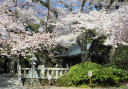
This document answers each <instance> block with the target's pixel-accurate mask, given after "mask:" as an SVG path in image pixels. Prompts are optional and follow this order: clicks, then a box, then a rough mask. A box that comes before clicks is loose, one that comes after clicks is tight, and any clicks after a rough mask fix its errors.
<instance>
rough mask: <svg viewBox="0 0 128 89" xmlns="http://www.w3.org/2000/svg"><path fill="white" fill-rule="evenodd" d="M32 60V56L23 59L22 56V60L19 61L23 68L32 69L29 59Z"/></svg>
mask: <svg viewBox="0 0 128 89" xmlns="http://www.w3.org/2000/svg"><path fill="white" fill-rule="evenodd" d="M30 58H31V56H26V57H23V56H21V58H20V60H19V63H20V64H21V66H22V68H28V67H29V68H30V67H31V66H30V62H29V59H30Z"/></svg>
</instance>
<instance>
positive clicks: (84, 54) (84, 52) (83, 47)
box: [77, 32, 88, 62]
mask: <svg viewBox="0 0 128 89" xmlns="http://www.w3.org/2000/svg"><path fill="white" fill-rule="evenodd" d="M87 37H88V32H84V33H82V34H81V35H80V36H79V37H78V39H77V43H78V44H79V46H80V49H81V61H82V62H85V61H87V58H88V57H87V56H88V55H87Z"/></svg>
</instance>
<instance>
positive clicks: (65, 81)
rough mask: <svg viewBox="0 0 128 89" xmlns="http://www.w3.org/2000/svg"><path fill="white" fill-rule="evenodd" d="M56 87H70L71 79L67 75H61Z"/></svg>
mask: <svg viewBox="0 0 128 89" xmlns="http://www.w3.org/2000/svg"><path fill="white" fill-rule="evenodd" d="M57 85H58V86H70V85H71V78H70V75H69V74H65V75H62V76H61V77H59V78H58V79H57Z"/></svg>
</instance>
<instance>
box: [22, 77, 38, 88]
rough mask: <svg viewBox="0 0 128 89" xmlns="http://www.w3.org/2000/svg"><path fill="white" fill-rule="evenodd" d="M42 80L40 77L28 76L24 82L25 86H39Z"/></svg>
mask: <svg viewBox="0 0 128 89" xmlns="http://www.w3.org/2000/svg"><path fill="white" fill-rule="evenodd" d="M39 85H40V80H39V79H38V78H33V79H32V78H26V79H25V82H24V86H39Z"/></svg>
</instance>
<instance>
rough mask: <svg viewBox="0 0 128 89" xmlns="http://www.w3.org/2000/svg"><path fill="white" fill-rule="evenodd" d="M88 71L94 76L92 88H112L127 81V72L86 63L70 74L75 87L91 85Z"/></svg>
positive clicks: (75, 68) (77, 66)
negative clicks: (111, 86)
mask: <svg viewBox="0 0 128 89" xmlns="http://www.w3.org/2000/svg"><path fill="white" fill-rule="evenodd" d="M88 71H92V75H93V76H92V77H91V80H92V84H91V86H110V85H115V84H118V83H120V82H122V81H123V80H124V79H127V72H126V71H125V70H121V69H116V68H106V67H104V66H102V65H100V64H96V63H91V62H85V63H80V64H77V65H75V66H72V67H71V69H70V71H69V74H70V76H71V80H72V83H73V85H75V86H79V85H81V84H87V85H89V81H90V77H88Z"/></svg>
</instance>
